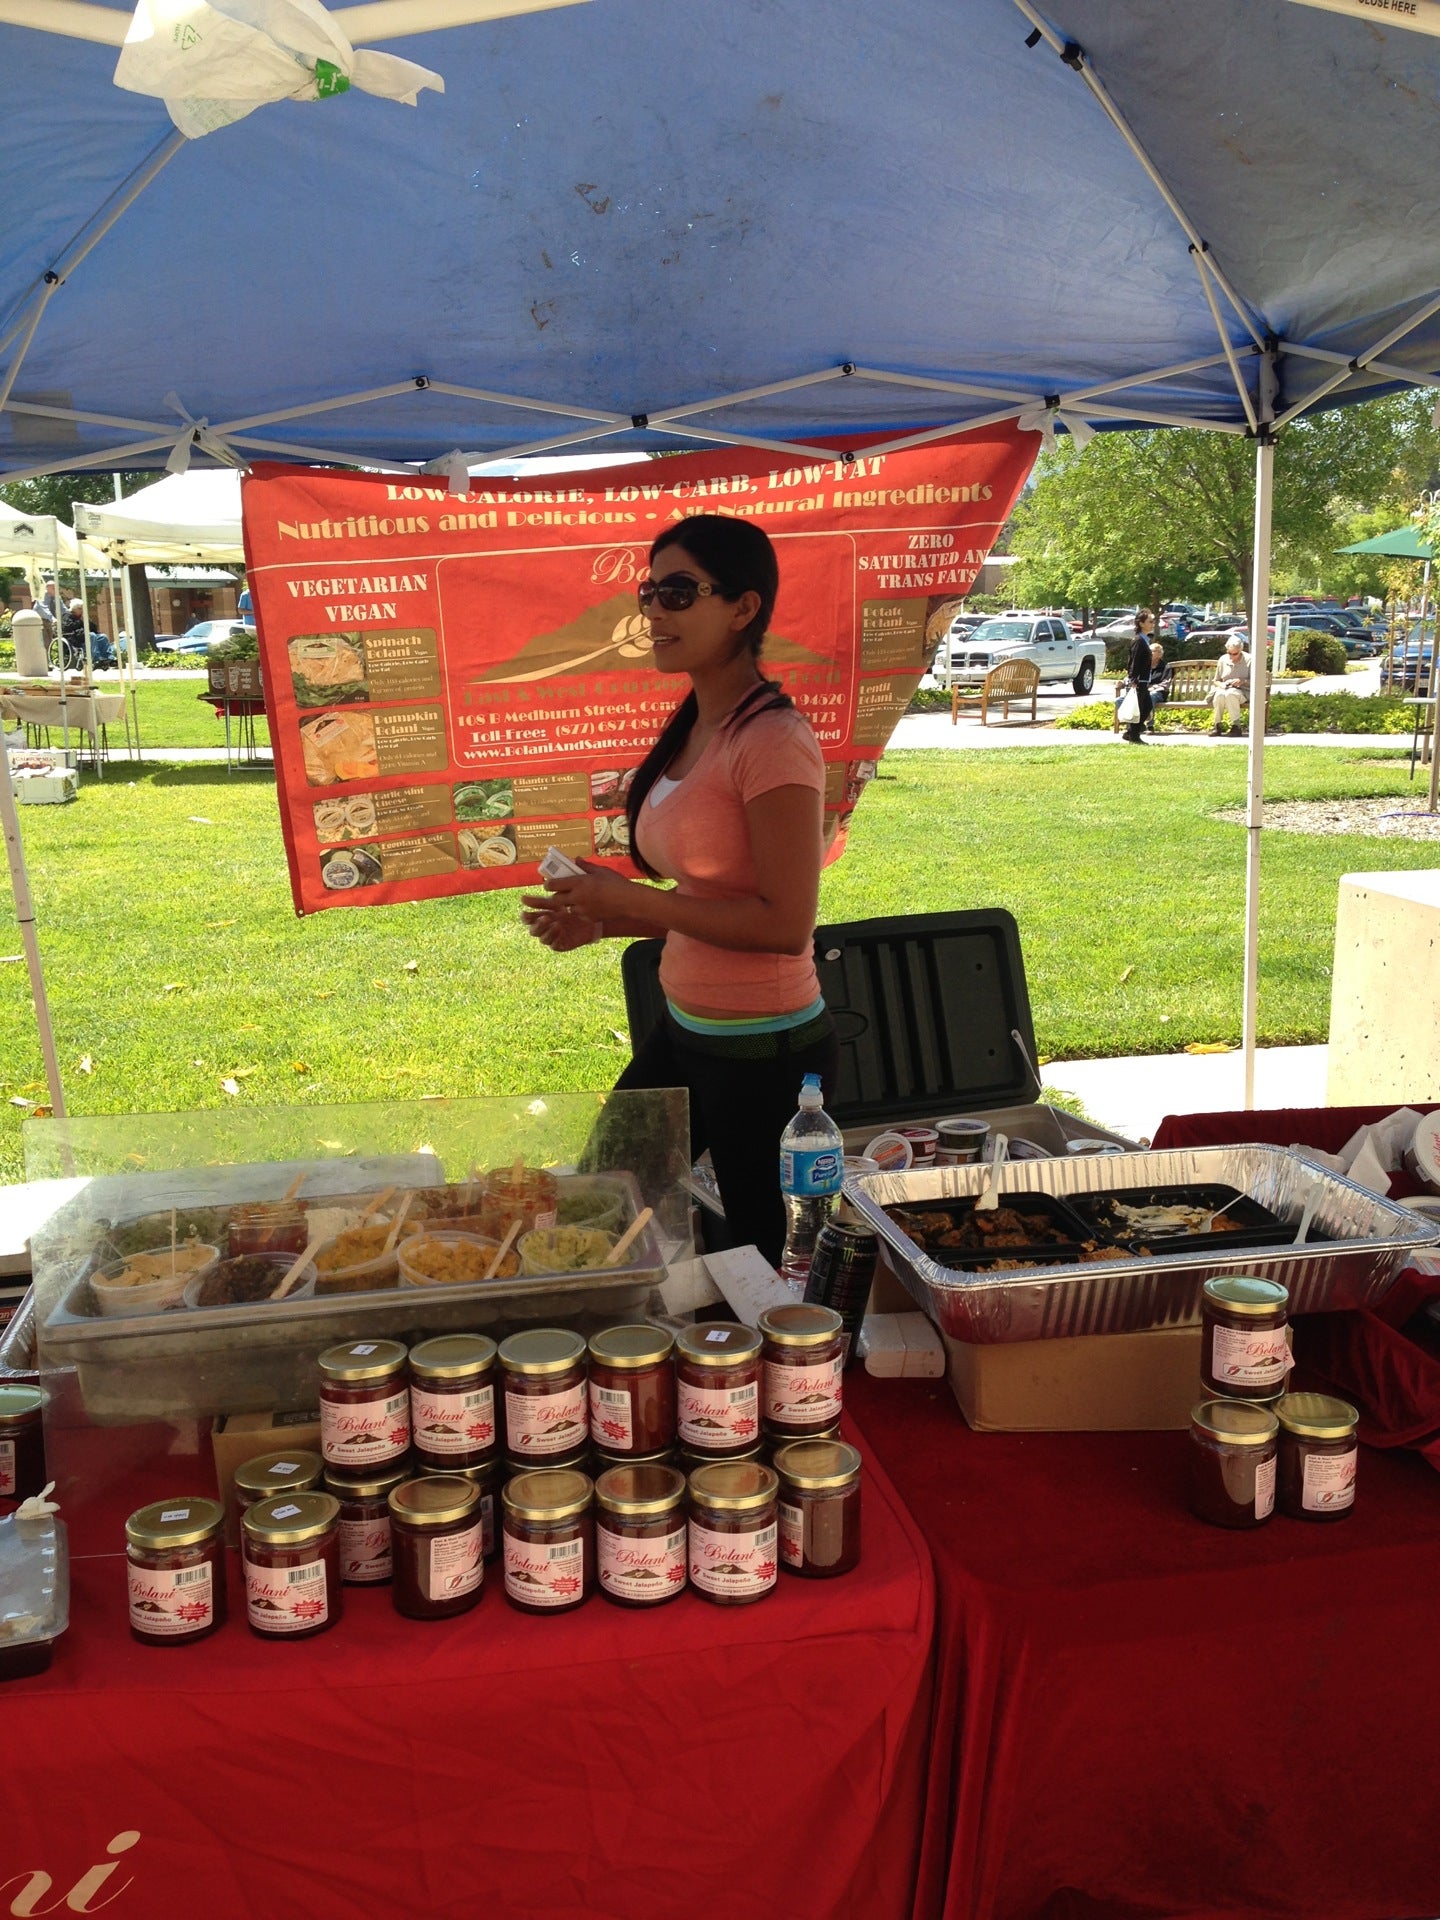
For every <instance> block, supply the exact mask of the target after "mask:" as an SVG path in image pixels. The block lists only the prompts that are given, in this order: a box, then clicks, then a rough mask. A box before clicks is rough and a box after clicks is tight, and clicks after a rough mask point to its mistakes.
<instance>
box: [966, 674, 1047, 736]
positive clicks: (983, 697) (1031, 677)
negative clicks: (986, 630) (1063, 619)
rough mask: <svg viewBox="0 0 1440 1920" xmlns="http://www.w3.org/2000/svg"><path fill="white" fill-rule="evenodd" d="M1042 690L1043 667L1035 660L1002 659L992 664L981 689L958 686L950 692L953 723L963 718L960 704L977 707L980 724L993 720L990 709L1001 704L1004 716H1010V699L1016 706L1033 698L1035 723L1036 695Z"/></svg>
mask: <svg viewBox="0 0 1440 1920" xmlns="http://www.w3.org/2000/svg"><path fill="white" fill-rule="evenodd" d="M1039 690H1040V669H1039V667H1037V666H1036V664H1035V662H1034V661H1033V660H1002V661H1001V663H1000V665H999V666H998V667H991V669H990V671H989V672H988V673H987V674H986V676H985V678H984V679H983V680H982V681H981V683H980V690H979V692H978V693H964V692H962V691H961V689H960V688H959V687H955V688H954V689H953V690H952V691H951V694H950V724H951V726H952V727H953V726H954V725H955V723H956V722H957V721H958V720H959V718H960V709H961V707H978V708H979V709H980V724H981V726H982V727H988V726H989V724H990V709H991V707H992V706H995V707H999V708H1000V710H1001V715H1002V717H1003V718H1004V719H1006V720H1008V719H1009V718H1010V703H1011V701H1012V700H1013V701H1014V702H1015V703H1016V705H1017V706H1023V705H1024V703H1025V701H1027V700H1028V701H1029V702H1030V724H1031V726H1034V724H1035V722H1036V719H1037V717H1038V715H1037V706H1036V702H1037V697H1038V694H1039Z"/></svg>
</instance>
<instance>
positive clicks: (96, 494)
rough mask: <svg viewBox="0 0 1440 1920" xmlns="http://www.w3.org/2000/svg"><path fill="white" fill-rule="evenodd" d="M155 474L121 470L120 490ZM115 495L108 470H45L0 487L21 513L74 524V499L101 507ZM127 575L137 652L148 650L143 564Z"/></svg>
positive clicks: (151, 634)
mask: <svg viewBox="0 0 1440 1920" xmlns="http://www.w3.org/2000/svg"><path fill="white" fill-rule="evenodd" d="M160 477H161V476H160V475H159V474H158V473H122V474H121V476H120V492H121V495H122V496H124V495H126V494H131V493H137V492H138V491H139V490H140V488H141V487H148V486H149V485H150V483H151V482H152V481H153V480H158V479H160ZM114 498H115V480H114V476H113V475H112V474H108V473H47V474H45V475H44V476H43V478H41V479H39V480H16V481H14V482H13V483H12V484H11V485H9V486H4V487H0V500H4V501H6V502H7V503H8V504H9V505H10V506H12V507H18V508H19V510H20V512H21V513H43V514H48V515H50V516H51V517H52V518H54V519H56V520H63V521H64V522H65V525H66V526H67V527H68V526H71V525H73V519H72V514H71V507H72V503H73V502H74V501H76V500H80V501H83V502H85V504H86V505H88V506H95V507H103V506H105V505H107V504H108V503H109V502H111V501H113V500H114ZM128 571H129V574H130V604H131V605H132V606H133V607H134V609H135V625H136V628H137V629H138V631H137V633H136V635H135V639H136V645H137V651H138V653H141V654H144V653H149V652H150V651H151V650H152V649H153V647H154V645H155V622H154V620H153V619H152V618H151V614H150V583H149V581H148V579H147V578H146V575H145V569H144V567H143V566H133V567H130V568H129V569H128ZM65 578H66V576H65V575H64V573H63V571H62V575H61V579H60V580H59V581H57V583H56V585H57V586H58V587H60V588H61V590H62V591H63V590H64V582H65ZM69 579H70V581H71V583H72V584H73V585H74V586H75V587H78V585H79V582H78V580H76V578H75V575H74V574H73V573H72V574H71V575H70V576H69Z"/></svg>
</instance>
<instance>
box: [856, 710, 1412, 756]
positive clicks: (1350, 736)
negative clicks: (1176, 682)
mask: <svg viewBox="0 0 1440 1920" xmlns="http://www.w3.org/2000/svg"><path fill="white" fill-rule="evenodd" d="M1076 704H1078V703H1076ZM1145 739H1146V744H1147V745H1148V746H1155V747H1163V748H1164V749H1165V751H1166V752H1167V753H1168V752H1173V751H1175V750H1177V749H1178V750H1179V751H1181V752H1184V751H1190V752H1195V753H1237V752H1243V751H1244V749H1245V737H1244V735H1243V734H1242V735H1240V736H1238V737H1236V736H1231V735H1228V734H1227V735H1226V736H1224V737H1223V738H1221V739H1218V740H1217V739H1215V738H1214V737H1213V736H1212V735H1211V734H1208V733H1157V734H1147V735H1146V736H1145ZM1265 744H1266V745H1267V746H1269V747H1364V748H1367V749H1368V750H1369V751H1371V752H1373V751H1374V749H1375V748H1376V747H1389V748H1392V749H1398V750H1400V751H1401V752H1404V753H1408V752H1409V751H1410V736H1409V734H1408V733H1407V734H1398V733H1267V734H1266V736H1265ZM962 747H966V748H968V747H978V748H984V749H989V748H999V747H1113V748H1115V749H1116V750H1117V751H1120V750H1124V751H1129V749H1128V748H1127V747H1126V744H1125V742H1124V741H1123V740H1122V739H1121V737H1120V735H1119V734H1118V733H1111V732H1110V730H1109V729H1108V728H1098V729H1096V728H1084V727H1074V728H1071V727H1061V728H1059V729H1057V728H1055V727H1054V726H1039V727H1032V726H1029V725H1024V724H1021V723H1020V722H1018V721H1017V722H1015V723H1014V724H1007V723H1006V722H1004V721H996V722H994V723H993V724H992V725H990V726H988V727H985V726H982V725H981V724H980V722H979V721H978V720H971V719H968V718H965V719H962V720H961V721H960V722H959V724H958V725H957V726H951V724H950V716H949V714H948V713H910V714H906V716H905V718H904V719H903V720H902V721H901V722H900V724H899V726H898V727H896V729H895V733H894V737H893V738H892V739H891V742H890V745H889V746H888V747H887V748H886V752H887V753H896V752H904V751H905V750H906V749H907V748H908V749H924V750H925V751H927V752H934V751H935V750H936V749H937V748H938V749H942V750H945V751H952V752H953V751H954V750H955V749H957V748H962Z"/></svg>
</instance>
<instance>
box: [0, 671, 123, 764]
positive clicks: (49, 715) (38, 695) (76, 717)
mask: <svg viewBox="0 0 1440 1920" xmlns="http://www.w3.org/2000/svg"><path fill="white" fill-rule="evenodd" d="M124 718H125V695H124V694H123V693H99V692H96V691H95V690H94V689H93V688H92V689H91V690H90V691H88V692H87V691H86V690H85V689H83V688H80V687H77V688H76V689H75V691H74V692H73V693H68V694H67V695H66V697H65V699H64V700H63V701H62V700H61V698H60V695H59V692H58V691H56V690H54V689H49V690H46V691H44V692H36V691H34V690H32V689H29V688H24V687H7V688H4V689H3V690H0V721H6V720H8V721H10V722H12V723H13V722H15V721H17V720H18V721H19V722H20V723H21V724H22V725H23V726H26V727H33V728H34V729H35V730H36V732H37V733H38V732H48V731H49V729H51V728H55V729H56V730H57V731H63V729H64V727H65V726H66V724H67V722H68V725H69V728H70V731H71V732H72V733H78V734H82V735H84V734H88V735H89V738H90V746H91V751H92V752H93V753H94V754H95V756H96V759H97V762H98V759H99V756H100V754H101V751H102V746H103V742H104V736H105V729H106V728H107V727H108V726H110V725H111V724H112V722H114V721H116V720H123V719H124Z"/></svg>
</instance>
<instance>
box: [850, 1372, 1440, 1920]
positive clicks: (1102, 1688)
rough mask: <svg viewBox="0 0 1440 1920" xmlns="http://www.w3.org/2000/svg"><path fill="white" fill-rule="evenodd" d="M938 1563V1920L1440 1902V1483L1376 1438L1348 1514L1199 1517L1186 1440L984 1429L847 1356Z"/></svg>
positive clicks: (941, 1386)
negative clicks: (1189, 1490)
mask: <svg viewBox="0 0 1440 1920" xmlns="http://www.w3.org/2000/svg"><path fill="white" fill-rule="evenodd" d="M849 1378H850V1379H853V1381H854V1385H853V1387H851V1386H850V1385H849V1384H848V1382H847V1399H848V1402H849V1408H850V1411H851V1413H852V1415H853V1416H854V1418H855V1419H856V1421H857V1422H858V1426H859V1428H860V1431H861V1435H862V1443H864V1444H868V1447H869V1449H870V1452H871V1454H872V1456H873V1457H874V1458H876V1459H877V1460H879V1461H880V1462H881V1463H883V1465H884V1466H885V1467H886V1469H887V1471H888V1472H889V1473H890V1474H891V1476H892V1477H893V1479H894V1481H895V1484H896V1486H897V1488H898V1489H899V1492H900V1494H901V1496H902V1497H903V1498H904V1500H905V1501H906V1503H907V1505H908V1506H909V1508H910V1511H911V1513H912V1514H913V1515H914V1517H915V1519H916V1521H917V1522H918V1524H919V1525H920V1527H921V1529H922V1531H923V1532H924V1534H925V1537H926V1539H927V1540H928V1542H929V1545H930V1549H931V1552H932V1554H933V1555H934V1558H935V1567H936V1577H937V1584H938V1590H939V1632H938V1644H939V1656H938V1666H937V1673H936V1683H935V1734H934V1748H933V1753H932V1758H931V1767H930V1785H929V1804H928V1809H927V1820H926V1838H925V1853H924V1861H923V1866H922V1889H921V1901H920V1910H921V1911H922V1912H923V1913H925V1914H926V1915H929V1916H932V1917H933V1916H942V1915H943V1916H944V1920H1221V1917H1222V1916H1223V1920H1401V1917H1402V1916H1405V1917H1406V1920H1408V1917H1409V1916H1426V1917H1427V1920H1428V1916H1432V1915H1435V1914H1440V1839H1437V1836H1436V1822H1435V1808H1436V1804H1437V1797H1440V1762H1437V1758H1436V1728H1437V1726H1440V1659H1437V1657H1436V1651H1435V1633H1436V1626H1435V1623H1436V1602H1435V1596H1436V1594H1437V1592H1440V1486H1437V1484H1436V1478H1435V1475H1434V1473H1433V1472H1432V1471H1431V1470H1430V1468H1429V1467H1427V1466H1426V1465H1424V1464H1423V1463H1422V1462H1421V1461H1420V1460H1418V1459H1417V1458H1415V1457H1414V1456H1413V1455H1408V1454H1381V1453H1376V1452H1372V1451H1371V1450H1369V1449H1365V1450H1363V1452H1362V1458H1361V1464H1360V1476H1359V1500H1358V1503H1357V1506H1356V1509H1355V1511H1354V1513H1353V1515H1352V1516H1351V1517H1350V1518H1349V1519H1348V1520H1345V1521H1343V1522H1341V1523H1339V1524H1338V1525H1331V1526H1315V1525H1305V1524H1304V1523H1300V1522H1294V1521H1283V1520H1280V1519H1278V1518H1277V1519H1275V1520H1273V1521H1271V1523H1270V1524H1269V1525H1268V1526H1265V1527H1261V1528H1258V1529H1257V1530H1255V1531H1254V1532H1252V1533H1228V1532H1224V1531H1222V1530H1220V1529H1217V1528H1213V1527H1208V1526H1205V1525H1203V1524H1202V1523H1201V1522H1199V1521H1197V1520H1194V1519H1192V1518H1191V1517H1190V1516H1189V1514H1188V1513H1187V1512H1186V1509H1185V1499H1184V1466H1185V1450H1186V1448H1187V1446H1188V1445H1189V1441H1188V1439H1187V1437H1186V1436H1185V1435H1184V1434H1174V1433H1166V1434H1144V1433H1141V1434H1053V1435H1052V1434H1027V1435H1019V1434H1016V1435H1009V1434H994V1433H989V1434H977V1433H971V1432H970V1430H969V1429H968V1428H967V1427H966V1426H965V1424H964V1422H963V1421H962V1420H961V1418H960V1414H959V1412H958V1410H957V1408H956V1406H955V1404H954V1401H953V1400H952V1398H951V1395H950V1391H949V1388H948V1386H947V1385H946V1384H945V1383H944V1382H941V1381H937V1382H934V1383H930V1382H925V1383H921V1382H916V1381H898V1380H897V1381H880V1380H872V1379H870V1378H868V1377H867V1376H864V1375H858V1376H855V1375H852V1376H849Z"/></svg>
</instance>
